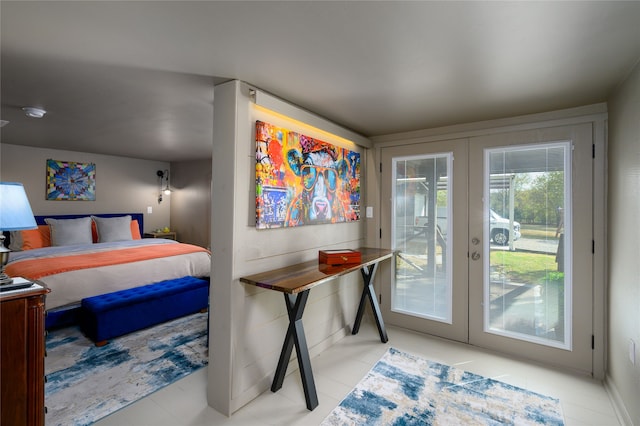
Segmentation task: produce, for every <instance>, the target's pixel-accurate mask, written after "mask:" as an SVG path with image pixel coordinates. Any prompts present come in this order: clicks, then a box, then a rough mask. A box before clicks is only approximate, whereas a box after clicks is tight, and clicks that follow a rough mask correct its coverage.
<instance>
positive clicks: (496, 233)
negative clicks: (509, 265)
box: [489, 210, 520, 246]
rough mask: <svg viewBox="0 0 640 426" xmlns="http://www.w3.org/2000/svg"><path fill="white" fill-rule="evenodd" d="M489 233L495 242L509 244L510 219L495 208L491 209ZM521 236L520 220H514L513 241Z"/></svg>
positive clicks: (503, 244)
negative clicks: (495, 210) (494, 209)
mask: <svg viewBox="0 0 640 426" xmlns="http://www.w3.org/2000/svg"><path fill="white" fill-rule="evenodd" d="M489 235H490V236H491V240H492V241H493V243H494V244H498V245H501V246H506V245H507V244H509V219H505V218H504V217H502V216H500V215H499V214H498V213H496V212H494V211H493V210H489ZM518 238H520V222H516V221H515V220H514V221H513V241H517V240H518Z"/></svg>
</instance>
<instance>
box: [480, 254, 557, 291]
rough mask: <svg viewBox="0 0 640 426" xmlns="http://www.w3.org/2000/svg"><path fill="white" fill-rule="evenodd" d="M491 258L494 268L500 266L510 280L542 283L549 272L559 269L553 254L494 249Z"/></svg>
mask: <svg viewBox="0 0 640 426" xmlns="http://www.w3.org/2000/svg"><path fill="white" fill-rule="evenodd" d="M490 259H491V266H492V268H493V267H495V268H500V269H501V270H502V272H503V273H504V274H505V275H506V276H508V277H509V279H510V280H512V281H514V282H519V283H530V284H538V283H542V282H543V281H544V279H545V277H546V276H547V273H549V272H553V271H556V270H557V269H558V265H557V264H556V261H555V256H554V255H551V254H538V253H524V252H517V251H504V250H494V251H492V252H491V257H490Z"/></svg>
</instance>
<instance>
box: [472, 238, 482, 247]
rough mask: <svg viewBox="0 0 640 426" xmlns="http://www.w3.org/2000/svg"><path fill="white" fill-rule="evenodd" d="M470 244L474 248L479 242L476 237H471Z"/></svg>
mask: <svg viewBox="0 0 640 426" xmlns="http://www.w3.org/2000/svg"><path fill="white" fill-rule="evenodd" d="M471 244H473V245H474V246H477V245H478V244H480V240H479V239H478V237H473V238H472V239H471Z"/></svg>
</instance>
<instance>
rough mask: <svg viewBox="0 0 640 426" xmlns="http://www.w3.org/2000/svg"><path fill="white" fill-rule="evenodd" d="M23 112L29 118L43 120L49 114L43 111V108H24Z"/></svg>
mask: <svg viewBox="0 0 640 426" xmlns="http://www.w3.org/2000/svg"><path fill="white" fill-rule="evenodd" d="M22 110H23V111H24V113H25V114H26V115H27V117H31V118H42V117H44V115H45V114H46V113H47V111H45V110H43V109H42V108H36V107H24V108H22Z"/></svg>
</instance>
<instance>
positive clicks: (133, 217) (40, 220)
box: [34, 213, 144, 235]
mask: <svg viewBox="0 0 640 426" xmlns="http://www.w3.org/2000/svg"><path fill="white" fill-rule="evenodd" d="M126 215H130V216H131V220H137V221H138V227H140V235H144V214H142V213H92V214H48V215H44V216H34V217H35V218H36V223H37V224H38V225H46V223H44V220H45V219H46V218H48V217H50V218H51V219H78V218H80V217H87V216H98V217H117V216H126Z"/></svg>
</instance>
